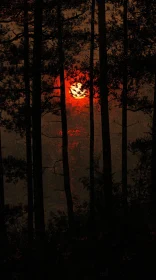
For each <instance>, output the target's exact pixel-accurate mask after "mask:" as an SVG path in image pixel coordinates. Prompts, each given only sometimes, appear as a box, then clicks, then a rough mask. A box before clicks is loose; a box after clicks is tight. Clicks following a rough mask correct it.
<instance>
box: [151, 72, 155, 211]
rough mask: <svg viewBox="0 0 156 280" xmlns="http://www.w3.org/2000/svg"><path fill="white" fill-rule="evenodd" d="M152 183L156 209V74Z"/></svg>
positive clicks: (153, 200)
mask: <svg viewBox="0 0 156 280" xmlns="http://www.w3.org/2000/svg"><path fill="white" fill-rule="evenodd" d="M151 181H152V202H153V206H154V208H156V206H155V205H156V204H155V203H156V72H155V84H154V109H153V128H152V169H151Z"/></svg>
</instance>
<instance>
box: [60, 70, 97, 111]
mask: <svg viewBox="0 0 156 280" xmlns="http://www.w3.org/2000/svg"><path fill="white" fill-rule="evenodd" d="M86 81H87V82H88V83H89V75H88V74H85V75H84V74H83V73H82V72H80V71H77V72H76V74H75V75H73V76H72V75H71V76H70V77H69V75H66V72H65V91H66V105H67V109H69V110H72V109H73V111H72V112H73V113H74V112H76V114H79V113H82V112H86V111H87V110H88V108H89V107H88V106H89V89H87V88H85V82H86ZM55 86H56V87H59V86H60V79H59V77H57V79H56V80H55ZM56 95H57V96H60V91H59V90H57V91H55V96H56ZM95 96H96V94H95ZM97 102H98V101H97V99H96V98H95V99H94V104H95V103H97Z"/></svg>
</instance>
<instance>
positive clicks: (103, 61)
mask: <svg viewBox="0 0 156 280" xmlns="http://www.w3.org/2000/svg"><path fill="white" fill-rule="evenodd" d="M98 21H99V59H100V102H101V124H102V150H103V179H104V194H105V207H106V211H107V212H106V216H107V218H108V221H109V217H111V211H112V166H111V144H110V128H109V107H108V85H107V83H108V81H107V71H108V70H107V69H108V66H107V42H106V11H105V1H98Z"/></svg>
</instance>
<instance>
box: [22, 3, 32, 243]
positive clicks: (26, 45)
mask: <svg viewBox="0 0 156 280" xmlns="http://www.w3.org/2000/svg"><path fill="white" fill-rule="evenodd" d="M28 32H29V31H28V2H27V0H24V83H25V104H26V159H27V192H28V240H29V243H32V240H33V188H32V150H31V113H30V79H29V33H28Z"/></svg>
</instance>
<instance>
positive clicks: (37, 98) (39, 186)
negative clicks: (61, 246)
mask: <svg viewBox="0 0 156 280" xmlns="http://www.w3.org/2000/svg"><path fill="white" fill-rule="evenodd" d="M42 6H43V1H42V0H36V1H35V11H34V49H33V94H32V128H33V131H32V136H33V183H34V211H35V232H36V237H37V239H39V240H40V239H42V238H44V235H45V222H44V202H43V180H42V141H41V49H42V9H43V7H42Z"/></svg>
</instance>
